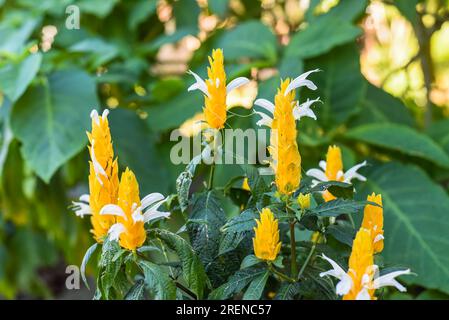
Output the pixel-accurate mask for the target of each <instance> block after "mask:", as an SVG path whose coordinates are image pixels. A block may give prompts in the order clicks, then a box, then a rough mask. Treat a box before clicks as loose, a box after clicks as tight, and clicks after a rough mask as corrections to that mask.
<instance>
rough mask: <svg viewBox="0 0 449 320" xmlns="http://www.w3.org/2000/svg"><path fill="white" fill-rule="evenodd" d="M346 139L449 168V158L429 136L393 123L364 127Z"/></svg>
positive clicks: (357, 129) (348, 133) (349, 134)
mask: <svg viewBox="0 0 449 320" xmlns="http://www.w3.org/2000/svg"><path fill="white" fill-rule="evenodd" d="M345 135H346V137H348V138H351V139H354V140H358V141H363V142H366V143H369V144H372V145H375V146H379V147H383V148H387V149H391V150H395V151H399V152H402V153H404V154H407V155H411V156H414V157H419V158H423V159H426V160H428V161H431V162H433V163H435V164H438V165H440V166H442V167H445V168H449V156H448V155H447V154H446V153H445V152H444V151H443V150H442V149H441V147H440V146H439V145H438V144H436V143H435V142H434V141H432V139H430V138H429V137H428V136H426V135H424V134H421V133H419V132H417V131H416V130H413V129H411V128H409V127H405V126H402V125H399V124H392V123H383V124H381V123H376V124H368V125H363V126H360V127H357V128H354V129H351V130H349V131H348V132H347V133H346V134H345Z"/></svg>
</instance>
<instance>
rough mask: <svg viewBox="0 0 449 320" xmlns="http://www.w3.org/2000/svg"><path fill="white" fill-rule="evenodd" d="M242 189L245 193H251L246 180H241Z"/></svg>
mask: <svg viewBox="0 0 449 320" xmlns="http://www.w3.org/2000/svg"><path fill="white" fill-rule="evenodd" d="M242 189H243V190H246V191H251V188H250V187H249V184H248V178H245V179H243V182H242Z"/></svg>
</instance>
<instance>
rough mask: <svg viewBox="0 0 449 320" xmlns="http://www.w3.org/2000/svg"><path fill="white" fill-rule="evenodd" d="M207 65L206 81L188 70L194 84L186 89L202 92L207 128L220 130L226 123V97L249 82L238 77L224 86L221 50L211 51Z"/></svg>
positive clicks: (224, 73)
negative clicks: (193, 79) (193, 78)
mask: <svg viewBox="0 0 449 320" xmlns="http://www.w3.org/2000/svg"><path fill="white" fill-rule="evenodd" d="M209 65H210V66H209V67H208V68H207V75H208V79H206V80H203V79H201V77H200V76H199V75H197V74H196V73H194V72H193V71H191V70H189V73H190V74H191V75H193V76H194V77H195V81H196V82H195V83H194V84H192V85H191V86H190V87H189V88H188V91H192V90H200V91H201V92H203V94H204V117H205V119H206V122H207V124H208V126H209V127H210V128H212V129H222V128H224V125H225V123H226V110H227V109H228V108H227V101H226V98H227V95H228V94H229V92H231V91H232V90H234V89H236V88H238V87H240V86H242V85H245V84H247V83H248V82H249V80H248V79H247V78H245V77H238V78H236V79H234V80H232V81H231V82H230V83H229V84H228V85H226V72H225V69H224V56H223V50H221V49H215V50H213V51H212V56H211V57H209Z"/></svg>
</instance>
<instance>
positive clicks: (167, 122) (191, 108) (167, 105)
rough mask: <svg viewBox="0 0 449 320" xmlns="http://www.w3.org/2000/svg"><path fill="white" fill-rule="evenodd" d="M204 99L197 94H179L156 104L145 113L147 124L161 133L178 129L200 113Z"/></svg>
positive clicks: (185, 92) (184, 92)
mask: <svg viewBox="0 0 449 320" xmlns="http://www.w3.org/2000/svg"><path fill="white" fill-rule="evenodd" d="M203 103H204V98H203V96H202V95H201V94H200V93H197V92H187V89H185V91H183V92H181V93H180V94H178V95H176V96H175V97H174V98H173V99H170V100H168V101H165V102H163V103H159V104H156V105H154V106H151V107H149V108H146V109H145V111H147V112H148V118H147V122H148V124H149V127H150V128H151V130H153V131H163V130H167V129H171V128H177V127H179V126H180V125H181V124H182V123H183V122H184V121H185V120H187V119H189V118H190V117H193V115H195V113H199V112H201V108H202V106H203Z"/></svg>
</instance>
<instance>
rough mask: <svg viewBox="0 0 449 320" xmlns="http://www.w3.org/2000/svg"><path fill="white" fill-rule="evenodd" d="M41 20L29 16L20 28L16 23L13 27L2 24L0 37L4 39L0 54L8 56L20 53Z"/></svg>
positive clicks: (0, 44) (0, 45)
mask: <svg viewBox="0 0 449 320" xmlns="http://www.w3.org/2000/svg"><path fill="white" fill-rule="evenodd" d="M39 20H40V19H38V18H32V17H31V16H29V17H28V19H26V21H23V24H22V25H20V27H19V28H17V26H16V25H14V26H13V27H10V26H4V25H2V26H0V39H2V41H1V43H0V56H2V55H6V56H8V55H9V54H11V53H12V54H20V53H21V52H22V51H23V49H24V46H25V43H26V41H27V40H28V38H29V37H30V35H31V34H32V33H33V31H34V30H35V28H36V26H37V24H38V23H39Z"/></svg>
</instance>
